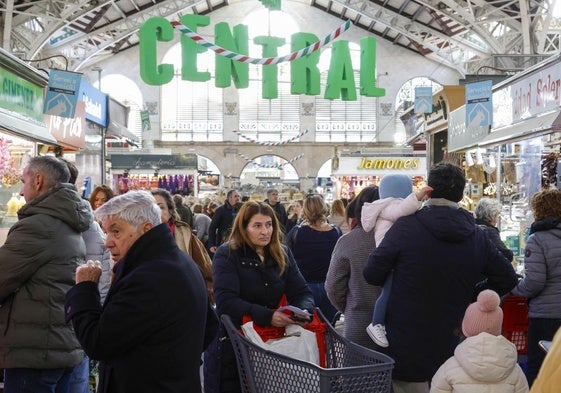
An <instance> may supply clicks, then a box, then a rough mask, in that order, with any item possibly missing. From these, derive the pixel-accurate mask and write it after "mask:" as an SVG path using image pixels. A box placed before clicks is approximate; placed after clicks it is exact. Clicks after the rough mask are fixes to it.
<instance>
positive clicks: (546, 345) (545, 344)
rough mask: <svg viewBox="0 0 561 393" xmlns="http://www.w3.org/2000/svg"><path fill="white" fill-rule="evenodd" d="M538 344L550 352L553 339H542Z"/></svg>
mask: <svg viewBox="0 0 561 393" xmlns="http://www.w3.org/2000/svg"><path fill="white" fill-rule="evenodd" d="M538 345H539V346H540V348H541V349H543V351H544V352H546V353H547V352H549V349H550V348H551V341H547V340H540V341H539V342H538Z"/></svg>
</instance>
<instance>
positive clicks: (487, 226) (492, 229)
mask: <svg viewBox="0 0 561 393" xmlns="http://www.w3.org/2000/svg"><path fill="white" fill-rule="evenodd" d="M475 223H476V224H477V225H479V226H480V227H481V228H482V229H483V230H484V231H485V232H486V233H487V235H488V236H489V238H490V239H491V241H492V242H493V244H494V245H495V246H497V248H498V249H499V251H500V252H501V253H502V254H503V255H504V256H505V258H506V259H508V260H509V261H512V258H513V257H514V253H513V252H512V250H511V249H509V248H508V247H507V246H506V245H505V244H504V243H503V241H502V240H501V233H500V232H499V229H498V228H497V227H496V226H493V225H491V223H489V222H487V221H485V220H481V219H479V218H476V219H475Z"/></svg>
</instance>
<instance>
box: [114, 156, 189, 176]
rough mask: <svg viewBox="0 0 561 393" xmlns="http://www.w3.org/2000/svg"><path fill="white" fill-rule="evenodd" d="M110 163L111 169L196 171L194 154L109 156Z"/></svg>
mask: <svg viewBox="0 0 561 393" xmlns="http://www.w3.org/2000/svg"><path fill="white" fill-rule="evenodd" d="M110 161H111V168H112V169H123V170H132V169H141V170H147V171H148V172H153V171H154V170H156V169H157V170H161V169H197V155H196V154H174V155H164V154H111V157H110Z"/></svg>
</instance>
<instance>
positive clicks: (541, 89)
mask: <svg viewBox="0 0 561 393" xmlns="http://www.w3.org/2000/svg"><path fill="white" fill-rule="evenodd" d="M510 98H511V100H512V119H513V123H516V122H517V121H520V120H524V119H526V118H529V117H533V116H536V115H539V114H540V113H544V112H548V111H551V110H555V109H558V108H559V107H560V106H561V67H559V63H557V62H556V63H554V64H551V65H550V66H548V67H545V68H543V69H540V70H539V71H537V72H535V73H533V74H531V75H528V76H527V77H525V78H523V79H521V80H519V81H517V82H516V83H513V84H512V85H510ZM495 127H496V126H495Z"/></svg>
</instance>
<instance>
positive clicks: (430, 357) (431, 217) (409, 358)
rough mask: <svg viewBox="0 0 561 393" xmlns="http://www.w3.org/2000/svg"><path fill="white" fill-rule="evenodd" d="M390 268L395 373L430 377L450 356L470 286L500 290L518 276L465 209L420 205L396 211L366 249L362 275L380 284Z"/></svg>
mask: <svg viewBox="0 0 561 393" xmlns="http://www.w3.org/2000/svg"><path fill="white" fill-rule="evenodd" d="M391 271H393V284H392V287H391V292H390V297H389V303H388V306H387V311H386V325H385V326H386V330H387V335H388V341H389V343H390V346H389V347H388V348H383V349H381V351H382V352H384V353H386V354H388V355H389V356H391V357H392V358H393V359H394V360H395V362H396V363H395V369H394V372H393V377H394V379H397V380H401V381H408V382H424V381H430V380H431V379H432V376H433V375H434V373H435V372H436V371H437V370H438V368H439V367H440V365H441V364H442V363H444V362H445V361H446V360H447V359H448V358H449V357H451V356H452V355H453V354H454V349H455V347H456V345H457V344H458V343H459V338H460V332H461V321H462V318H463V315H464V312H465V310H466V308H467V306H468V305H469V303H470V302H471V301H472V299H473V296H474V292H475V290H476V284H477V283H478V281H480V279H481V277H487V285H486V286H487V287H489V288H491V289H494V290H496V291H497V292H499V294H500V295H502V294H506V293H507V292H508V291H510V290H511V289H512V288H513V287H514V286H515V285H516V282H517V278H516V274H515V272H514V269H513V268H512V265H511V264H510V262H509V261H507V260H506V259H505V258H504V256H503V255H502V254H501V253H500V252H499V250H498V249H497V247H495V245H494V244H493V243H492V242H491V240H489V238H488V236H487V235H486V234H485V232H484V231H483V230H482V229H481V228H479V227H478V226H477V225H475V222H474V218H473V216H472V215H471V214H470V213H469V212H468V211H466V210H463V209H458V208H453V207H449V206H435V205H431V206H425V207H424V208H422V209H421V210H419V211H418V212H417V213H416V214H414V215H410V216H406V217H402V218H400V219H399V220H397V221H396V222H395V224H394V225H393V226H392V227H391V228H390V230H389V231H388V232H387V233H386V236H385V237H384V240H383V241H382V243H381V244H380V245H378V247H377V248H376V249H375V250H374V251H373V252H372V253H371V254H370V256H369V258H368V262H367V264H366V267H365V269H364V277H365V279H366V281H367V282H368V283H370V284H372V285H383V284H384V281H385V279H386V277H387V275H388V274H389V273H390V272H391Z"/></svg>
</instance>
